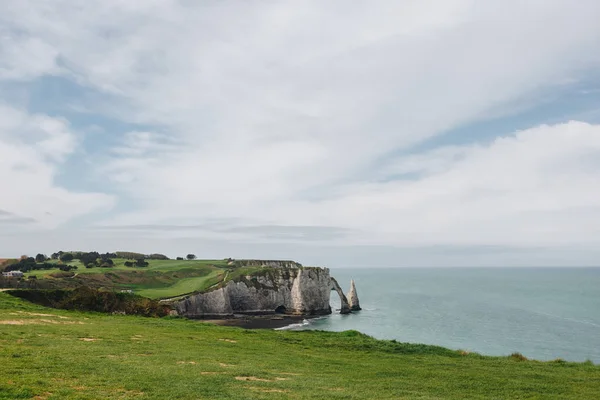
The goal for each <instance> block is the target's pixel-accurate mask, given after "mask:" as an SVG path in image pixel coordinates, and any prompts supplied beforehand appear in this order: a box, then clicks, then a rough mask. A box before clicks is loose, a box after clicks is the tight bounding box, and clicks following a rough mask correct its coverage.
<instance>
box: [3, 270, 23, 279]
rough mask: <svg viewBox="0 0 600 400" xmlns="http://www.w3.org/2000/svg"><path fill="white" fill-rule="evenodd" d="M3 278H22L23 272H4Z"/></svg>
mask: <svg viewBox="0 0 600 400" xmlns="http://www.w3.org/2000/svg"><path fill="white" fill-rule="evenodd" d="M2 276H3V277H5V278H22V277H23V273H22V272H21V271H8V272H3V273H2Z"/></svg>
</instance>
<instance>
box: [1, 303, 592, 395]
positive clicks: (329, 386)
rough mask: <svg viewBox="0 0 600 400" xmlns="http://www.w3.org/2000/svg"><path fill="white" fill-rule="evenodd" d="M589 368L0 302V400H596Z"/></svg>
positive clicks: (338, 336)
mask: <svg viewBox="0 0 600 400" xmlns="http://www.w3.org/2000/svg"><path fill="white" fill-rule="evenodd" d="M598 393H600V367H598V366H594V365H592V364H591V363H565V362H560V361H557V362H537V361H523V360H521V359H520V357H516V356H515V357H483V356H480V355H477V354H467V353H465V352H460V351H452V350H448V349H444V348H441V347H435V346H426V345H418V344H406V343H397V342H394V341H378V340H375V339H372V338H370V337H367V336H365V335H362V334H360V333H358V332H354V331H349V332H341V333H334V332H314V331H305V332H291V331H272V330H253V331H250V330H244V329H241V328H227V327H218V326H214V325H210V324H205V323H200V322H197V321H191V320H185V319H178V318H160V319H159V318H144V317H135V316H121V315H103V314H96V313H79V312H69V311H63V310H55V309H48V308H44V307H41V306H37V305H34V304H31V303H28V302H25V301H23V300H20V299H17V298H14V297H12V296H9V295H8V294H6V293H0V399H11V400H12V399H38V400H39V399H44V400H52V399H140V400H142V399H161V400H164V399H174V400H175V399H177V400H184V399H413V398H414V399H464V398H479V399H487V398H498V399H505V398H523V399H525V398H527V399H542V398H543V399H593V398H597V397H598Z"/></svg>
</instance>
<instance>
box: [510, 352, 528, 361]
mask: <svg viewBox="0 0 600 400" xmlns="http://www.w3.org/2000/svg"><path fill="white" fill-rule="evenodd" d="M510 358H512V359H513V360H516V361H527V357H525V356H524V355H523V354H521V353H512V354H511V355H510Z"/></svg>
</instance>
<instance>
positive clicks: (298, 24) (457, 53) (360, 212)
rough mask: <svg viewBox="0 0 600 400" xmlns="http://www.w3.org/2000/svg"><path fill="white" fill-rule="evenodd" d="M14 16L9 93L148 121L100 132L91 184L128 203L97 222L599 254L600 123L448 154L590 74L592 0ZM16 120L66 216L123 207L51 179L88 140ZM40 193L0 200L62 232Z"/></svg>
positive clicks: (200, 7) (595, 36)
mask: <svg viewBox="0 0 600 400" xmlns="http://www.w3.org/2000/svg"><path fill="white" fill-rule="evenodd" d="M6 9H7V12H6V13H3V15H2V16H0V27H1V28H0V29H2V31H1V32H2V35H0V36H1V37H2V40H3V42H2V44H3V46H0V48H3V49H5V50H3V51H4V53H0V59H1V60H3V62H0V80H12V81H17V80H18V81H34V80H35V79H36V77H41V76H48V75H54V76H56V75H60V76H61V77H63V78H64V79H69V80H71V81H72V82H74V83H76V84H77V85H79V87H81V88H84V87H85V89H86V91H93V92H94V93H96V94H101V95H98V96H90V97H89V98H88V97H84V98H82V99H81V104H77V107H78V109H81V110H87V112H88V113H96V114H99V115H102V116H103V117H105V118H110V119H112V120H117V121H120V122H123V123H125V124H127V126H128V127H130V126H131V125H134V126H135V125H137V126H139V129H136V128H133V129H130V128H128V129H127V130H126V131H122V132H121V131H118V130H114V131H111V130H105V134H106V136H107V137H110V140H108V139H107V140H106V143H108V142H110V143H114V145H112V147H111V148H110V149H109V150H108V151H105V152H99V154H93V155H91V156H90V159H89V161H90V163H89V164H88V165H87V167H86V168H89V173H90V174H91V175H93V176H96V177H99V179H98V181H99V182H102V185H103V186H102V187H103V188H104V187H109V188H110V189H111V191H112V192H116V193H118V194H119V196H120V200H121V203H123V204H125V205H124V206H123V207H122V208H121V209H119V211H118V213H117V212H116V211H115V212H112V213H110V214H109V215H107V216H106V217H105V218H103V219H102V221H96V225H97V226H101V225H102V226H105V227H112V229H114V230H117V229H118V228H119V227H121V229H123V230H127V229H133V228H135V227H144V230H145V231H146V232H142V233H141V234H148V235H161V234H162V235H163V236H164V237H169V238H176V237H177V235H179V237H184V236H185V235H190V234H196V235H198V237H202V238H214V239H218V240H223V241H228V240H230V241H231V240H233V239H235V240H249V239H251V238H255V239H256V240H259V241H265V242H278V243H279V242H280V241H282V240H288V241H291V242H301V241H310V240H312V241H317V240H321V241H324V242H327V243H330V244H332V245H344V244H361V245H372V244H376V245H389V246H399V245H401V246H404V245H409V246H431V245H444V246H445V245H454V246H472V245H502V246H525V245H527V246H534V245H550V244H555V243H559V242H568V243H579V244H581V243H583V244H589V243H597V240H598V229H597V226H594V225H593V224H592V223H590V222H589V221H593V218H595V217H596V216H597V213H598V203H597V202H596V199H597V198H598V193H597V192H596V190H595V189H594V187H593V186H594V185H593V184H592V181H593V180H594V179H597V178H598V176H597V171H598V170H599V168H598V166H597V165H596V164H595V162H594V161H593V160H594V157H595V156H596V155H597V154H596V153H595V151H596V150H595V149H596V147H595V146H596V141H595V140H596V139H595V138H596V137H597V134H598V126H596V125H590V124H585V123H582V122H569V123H565V124H558V125H554V126H540V127H537V128H532V129H530V130H526V131H523V132H518V133H514V132H511V131H510V130H507V131H505V132H504V133H503V134H502V136H501V137H498V138H497V139H496V140H495V141H490V140H489V137H488V135H486V134H485V132H481V133H480V134H479V135H474V136H473V137H472V138H470V140H469V141H467V142H468V143H466V144H464V143H465V142H466V141H465V140H456V142H457V143H461V144H455V145H449V146H443V147H440V146H437V147H436V146H435V138H436V137H439V136H441V135H444V134H447V133H448V132H452V131H453V130H455V129H456V128H459V127H462V126H467V125H469V124H473V123H475V122H478V121H482V120H486V119H489V118H498V119H499V118H511V116H512V115H511V113H515V112H520V111H521V110H523V109H526V108H527V106H528V105H531V104H536V103H537V102H540V101H544V98H543V97H542V96H543V94H544V93H548V92H552V91H553V90H555V89H556V88H560V90H564V88H565V86H568V85H569V84H570V83H569V82H571V83H573V82H579V81H581V80H583V79H585V77H586V76H587V74H588V73H590V71H592V72H593V71H595V70H597V68H598V66H600V52H598V51H597V50H598V42H599V40H600V26H599V25H598V24H597V19H598V15H600V4H599V3H598V2H597V1H593V0H585V1H581V2H578V5H577V7H573V5H572V2H568V1H555V2H522V1H516V0H515V1H508V2H504V3H503V7H501V8H499V7H497V5H495V4H493V3H485V4H480V3H477V4H475V3H474V2H472V1H469V0H449V1H405V2H397V1H381V2H377V3H376V4H373V3H372V2H352V3H351V4H350V3H348V2H335V1H334V2H328V3H327V4H325V3H323V2H318V1H315V2H311V1H307V2H303V3H301V4H300V3H298V2H292V1H289V2H286V1H282V2H277V3H268V2H267V3H256V2H249V3H241V2H237V3H229V2H216V3H190V2H177V1H148V2H121V1H116V0H114V1H112V0H108V1H104V2H100V3H94V4H86V6H85V7H82V6H81V5H79V4H78V3H76V2H74V1H68V0H62V1H60V2H55V3H52V4H50V3H47V2H44V1H35V0H30V1H23V0H19V1H17V0H9V1H8V3H7V7H6ZM31 54H35V55H36V56H35V57H32V56H31ZM579 89H581V88H578V90H579ZM90 99H92V100H90ZM105 99H109V100H108V101H105ZM67 106H68V108H69V109H70V110H72V109H73V107H72V106H73V104H68V105H65V108H67ZM515 110H517V111H515ZM4 113H5V114H6V115H8V113H13V114H14V115H13V116H11V117H6V118H5V120H6V121H12V122H10V123H11V124H13V125H15V126H17V127H16V128H15V127H13V126H12V125H11V126H8V125H6V127H5V128H4V129H5V130H6V131H11V132H20V133H21V134H25V133H24V132H25V131H26V130H28V129H29V128H27V129H24V128H23V126H27V127H33V128H32V130H33V131H34V132H38V133H37V136H38V138H34V137H33V136H32V137H31V138H30V139H28V141H27V142H26V143H21V142H17V141H15V137H17V136H16V134H15V133H13V134H11V135H10V138H9V137H8V136H6V137H2V136H0V146H2V145H4V146H5V148H4V152H5V153H7V154H9V153H14V151H15V149H16V148H18V151H20V152H29V153H27V154H33V156H32V158H33V159H34V162H33V164H35V171H40V172H36V174H30V175H32V176H33V175H35V176H37V177H38V178H40V177H42V178H40V179H41V181H42V184H41V186H42V187H46V188H50V189H49V190H50V192H51V193H54V197H53V199H55V200H53V201H57V202H59V203H60V204H61V205H57V206H56V208H57V209H61V210H66V209H68V208H72V207H73V208H74V209H75V211H77V210H78V208H77V207H81V209H79V211H77V212H78V213H79V215H82V214H86V213H89V212H91V211H93V210H98V209H106V207H108V205H109V204H111V200H110V199H109V198H108V197H107V196H102V195H99V194H92V193H88V194H85V196H91V197H89V198H86V200H84V199H83V198H82V197H81V196H84V194H80V193H73V192H69V191H66V190H65V189H61V188H58V187H56V185H55V184H54V183H53V182H54V178H55V176H56V174H57V165H61V163H64V160H65V159H68V157H70V156H71V155H72V154H73V153H74V152H75V151H76V149H82V150H83V149H84V148H85V146H86V145H88V146H90V144H89V143H87V142H86V141H85V140H83V139H78V138H77V137H76V136H75V135H73V134H72V132H70V128H69V123H68V121H67V120H65V119H64V118H58V117H47V116H43V115H40V114H26V113H22V112H21V113H20V114H19V112H17V111H14V110H9V109H8V108H6V107H5V111H4ZM15 113H16V114H15ZM15 115H16V116H15ZM19 118H22V119H23V120H19ZM15 121H21V122H15ZM23 121H26V122H23ZM3 123H4V124H8V123H9V122H2V119H1V118H0V124H3ZM40 130H41V133H39V132H40ZM1 131H2V130H0V132H1ZM34 136H35V135H34ZM39 137H43V138H44V139H39ZM451 139H452V138H450V139H449V140H448V141H447V142H448V143H451V142H452V140H451ZM457 139H464V138H457ZM40 140H41V141H40ZM428 141H429V142H428ZM425 142H428V143H430V144H431V146H430V147H428V148H430V150H419V149H423V148H424V147H418V145H422V144H423V143H425ZM8 146H12V147H8ZM0 151H2V148H0ZM2 154H4V153H2ZM590 154H591V155H590ZM36 163H37V164H36ZM19 168H21V167H20V166H18V165H17V166H16V167H13V166H12V165H11V167H10V169H11V171H13V170H14V171H17V172H11V177H10V179H11V182H20V181H21V180H22V179H23V178H22V177H21V175H16V174H17V173H21V174H24V172H23V171H20V170H19ZM29 168H32V167H31V166H29ZM19 171H20V172H19ZM41 171H49V172H45V175H44V173H42V172H41ZM38 178H36V179H38ZM7 179H8V178H7ZM28 179H29V181H27V180H23V182H33V183H35V182H37V181H35V180H34V178H33V177H29V178H28ZM38 184H39V183H38ZM27 186H31V184H30V183H28V184H27ZM36 193H38V192H36ZM30 196H31V201H30V204H29V205H27V206H25V205H21V204H17V203H18V202H16V201H15V202H13V203H11V204H10V206H11V207H9V206H8V205H5V204H3V203H0V206H2V207H3V208H5V209H7V210H9V211H11V212H15V213H19V215H26V216H27V217H31V218H34V219H36V220H39V221H41V223H45V224H47V225H48V226H56V224H58V223H59V221H65V220H67V212H66V211H64V212H63V214H61V212H58V211H56V210H51V211H50V212H51V213H52V214H53V215H54V214H55V213H56V215H61V216H59V217H56V218H55V219H54V218H49V217H48V216H45V215H46V214H45V213H44V212H37V211H35V210H41V208H40V204H44V206H45V203H43V202H42V200H41V199H40V197H39V196H38V195H36V194H35V193H32V194H31V195H30ZM36 196H37V197H36ZM58 199H60V201H59V200H58ZM67 199H70V200H67ZM88 200H89V201H88ZM67 204H68V206H67ZM84 204H85V205H86V207H87V208H86V207H84V206H83V205H84ZM19 207H21V209H19ZM210 219H220V220H224V221H235V222H234V223H223V224H206V221H207V220H210ZM44 221H45V222H44ZM161 227H162V229H161ZM106 229H108V228H106ZM228 229H229V231H228Z"/></svg>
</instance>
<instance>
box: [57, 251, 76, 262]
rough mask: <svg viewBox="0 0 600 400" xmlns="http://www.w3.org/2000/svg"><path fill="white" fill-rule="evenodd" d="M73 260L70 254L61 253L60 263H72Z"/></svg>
mask: <svg viewBox="0 0 600 400" xmlns="http://www.w3.org/2000/svg"><path fill="white" fill-rule="evenodd" d="M73 259H74V257H73V254H71V253H63V254H62V255H61V256H60V261H62V262H69V261H73Z"/></svg>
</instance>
